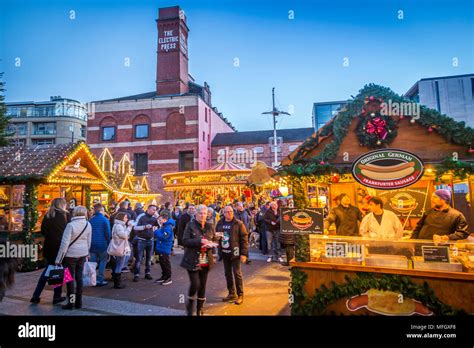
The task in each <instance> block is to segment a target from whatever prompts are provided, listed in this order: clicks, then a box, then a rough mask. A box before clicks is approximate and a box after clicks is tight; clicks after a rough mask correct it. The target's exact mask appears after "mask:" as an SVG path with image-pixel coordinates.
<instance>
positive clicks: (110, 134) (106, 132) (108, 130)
mask: <svg viewBox="0 0 474 348" xmlns="http://www.w3.org/2000/svg"><path fill="white" fill-rule="evenodd" d="M102 140H104V141H110V140H115V127H114V126H110V127H102Z"/></svg>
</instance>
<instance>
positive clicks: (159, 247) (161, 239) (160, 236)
mask: <svg viewBox="0 0 474 348" xmlns="http://www.w3.org/2000/svg"><path fill="white" fill-rule="evenodd" d="M175 225H176V223H175V221H174V220H173V219H168V220H167V221H166V222H165V223H164V224H163V226H161V228H159V229H157V230H156V231H155V251H156V252H157V253H158V254H165V255H169V254H170V253H171V248H172V246H173V241H174V233H173V228H174V226H175Z"/></svg>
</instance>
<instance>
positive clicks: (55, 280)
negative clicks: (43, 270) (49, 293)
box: [48, 266, 64, 285]
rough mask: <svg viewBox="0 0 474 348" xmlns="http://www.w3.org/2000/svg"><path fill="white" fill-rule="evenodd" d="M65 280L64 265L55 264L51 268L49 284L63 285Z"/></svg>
mask: <svg viewBox="0 0 474 348" xmlns="http://www.w3.org/2000/svg"><path fill="white" fill-rule="evenodd" d="M63 280H64V268H63V267H62V266H54V268H52V269H50V270H49V276H48V284H49V285H62V284H63Z"/></svg>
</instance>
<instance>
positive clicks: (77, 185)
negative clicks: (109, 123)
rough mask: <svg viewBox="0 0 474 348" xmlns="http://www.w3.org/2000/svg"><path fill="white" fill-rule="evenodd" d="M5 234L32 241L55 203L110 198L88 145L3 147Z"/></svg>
mask: <svg viewBox="0 0 474 348" xmlns="http://www.w3.org/2000/svg"><path fill="white" fill-rule="evenodd" d="M0 163H2V165H1V166H0V234H1V235H2V237H4V238H7V239H8V240H12V241H24V242H32V241H33V240H35V238H37V237H40V236H39V234H38V231H39V229H40V225H41V221H42V218H43V216H44V215H45V213H46V211H47V209H48V207H49V204H50V202H51V200H53V199H54V198H57V197H64V198H65V199H66V201H67V202H68V203H69V205H70V207H72V206H74V205H85V206H90V205H91V192H92V191H94V192H100V193H102V194H105V195H107V190H108V189H107V187H106V186H105V185H104V183H105V181H106V176H105V174H104V172H103V171H102V170H101V168H100V167H99V166H98V164H97V161H96V159H95V157H94V155H93V154H92V153H91V152H90V151H89V148H88V147H87V145H86V144H85V143H76V144H58V145H41V146H20V147H9V146H7V147H0Z"/></svg>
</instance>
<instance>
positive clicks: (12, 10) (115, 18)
mask: <svg viewBox="0 0 474 348" xmlns="http://www.w3.org/2000/svg"><path fill="white" fill-rule="evenodd" d="M174 5H180V6H181V7H182V9H183V10H184V11H185V13H186V16H187V19H188V26H189V28H190V34H189V40H188V45H189V55H190V62H189V68H190V69H189V71H190V73H191V75H192V76H193V77H194V78H195V79H196V82H198V83H203V82H204V81H207V82H208V83H209V85H210V86H211V89H212V93H213V104H214V106H217V107H218V109H219V110H220V111H222V112H223V113H224V116H226V117H227V118H228V119H229V120H230V121H231V122H232V123H233V124H234V125H235V126H236V127H237V129H238V130H241V131H243V130H258V129H270V128H271V121H270V117H269V116H263V115H261V112H263V111H267V110H270V108H271V88H272V87H273V86H274V87H276V92H277V106H278V107H279V108H281V109H282V110H288V108H289V106H290V105H293V108H294V113H293V115H292V116H289V117H285V118H283V119H282V120H281V123H280V124H279V128H296V127H310V126H311V110H312V103H313V102H316V101H331V100H341V99H342V100H343V99H347V98H349V97H350V95H356V94H357V92H358V90H359V89H360V88H362V87H363V85H364V84H366V83H370V82H374V83H378V84H382V85H385V86H388V87H390V88H392V89H393V90H394V91H395V92H397V93H400V94H401V93H404V92H406V91H407V90H408V89H409V88H410V87H411V86H412V85H413V84H414V83H415V82H416V81H417V80H419V79H420V78H424V77H435V76H444V75H458V74H467V73H473V72H474V0H462V1H460V0H446V1H439V0H416V1H415V0H406V1H405V0H390V1H388V0H378V1H342V0H339V1H338V0H332V1H316V0H312V1H309V0H294V1H288V0H274V1H270V0H253V1H247V0H245V1H242V0H239V1H231V0H221V1H217V0H213V1H211V0H199V1H198V0H182V1H176V0H173V1H167V0H166V1H158V0H154V1H151V0H135V1H134V0H114V1H112V0H107V1H105V0H104V1H100V0H97V1H91V0H75V1H69V0H49V1H46V0H44V1H40V0H37V1H25V0H0V58H1V59H2V61H0V71H3V72H5V75H4V80H5V82H6V88H7V91H6V99H7V101H24V100H34V101H43V100H49V97H50V96H52V95H61V96H63V97H69V98H73V99H77V100H80V101H82V102H87V101H91V100H100V99H107V98H114V97H121V96H126V95H131V94H138V93H143V92H149V91H152V90H153V89H154V88H155V74H156V46H157V29H156V22H155V19H156V18H157V13H158V8H159V7H167V6H174ZM71 10H72V11H75V16H76V18H75V19H74V20H71V19H70V11H71ZM400 10H401V11H403V19H401V20H400V19H398V15H399V12H398V11H400ZM289 11H294V19H289V18H288V17H289ZM127 57H128V58H130V62H131V65H130V67H126V66H124V60H125V58H127ZM344 57H347V58H348V59H349V66H348V67H344V66H343V59H344ZM454 57H456V58H457V59H458V62H459V66H457V67H454V66H453V64H452V61H453V58H454ZM17 58H20V59H21V66H19V67H18V66H15V63H16V62H18V60H17ZM235 58H238V59H239V62H240V66H238V67H235V66H234V59H235Z"/></svg>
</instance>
